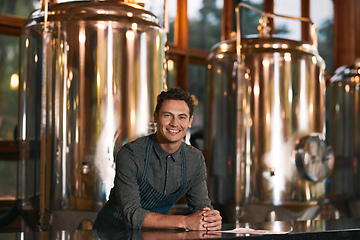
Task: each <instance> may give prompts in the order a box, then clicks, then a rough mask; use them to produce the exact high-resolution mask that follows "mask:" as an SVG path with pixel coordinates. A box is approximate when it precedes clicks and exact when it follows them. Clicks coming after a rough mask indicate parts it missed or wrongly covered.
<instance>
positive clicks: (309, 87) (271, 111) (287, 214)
mask: <svg viewBox="0 0 360 240" xmlns="http://www.w3.org/2000/svg"><path fill="white" fill-rule="evenodd" d="M269 16H271V15H269V14H264V18H267V17H269ZM261 22H262V23H264V22H265V23H266V19H262V21H261ZM261 28H263V30H267V26H265V24H264V25H263V26H262V27H261ZM239 35H240V33H239V32H238V36H239ZM208 60H209V64H210V65H209V68H210V73H209V74H210V80H209V101H210V103H209V110H208V112H209V117H208V122H207V124H206V125H207V131H208V137H207V139H208V142H207V144H208V146H209V149H211V151H212V154H211V157H212V159H211V163H212V166H211V167H212V172H211V177H212V187H213V196H212V197H213V199H214V204H215V205H219V206H220V208H222V207H224V212H226V213H227V214H228V217H229V221H232V220H233V219H232V218H235V220H236V221H238V222H240V221H242V222H243V221H246V222H254V221H255V222H257V221H273V220H294V219H311V218H314V217H315V216H316V215H317V213H318V212H319V210H320V205H321V201H322V199H323V198H324V196H325V181H326V179H327V177H328V176H329V174H330V172H331V169H332V165H333V155H332V152H331V148H330V147H329V146H328V144H327V143H326V141H325V82H324V75H323V74H324V69H325V63H324V61H323V59H322V58H321V57H320V56H319V54H318V51H317V48H316V46H315V45H314V44H310V43H304V42H298V41H293V40H287V39H281V38H275V37H271V36H269V35H268V34H266V32H265V33H264V32H261V33H260V34H259V37H257V38H249V39H245V38H244V39H241V40H240V39H239V38H237V39H233V40H229V41H225V42H221V43H219V44H218V45H216V46H214V48H213V49H212V51H211V54H210V55H209V58H208ZM229 206H230V209H229ZM231 213H232V216H231Z"/></svg>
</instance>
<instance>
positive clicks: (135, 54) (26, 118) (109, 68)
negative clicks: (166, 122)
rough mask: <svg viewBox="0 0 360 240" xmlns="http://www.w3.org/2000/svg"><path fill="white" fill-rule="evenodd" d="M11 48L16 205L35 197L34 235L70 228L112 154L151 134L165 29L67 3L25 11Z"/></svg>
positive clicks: (148, 16)
mask: <svg viewBox="0 0 360 240" xmlns="http://www.w3.org/2000/svg"><path fill="white" fill-rule="evenodd" d="M21 47H22V48H21V49H22V64H21V83H20V84H21V90H20V114H19V115H20V119H19V122H20V126H19V141H20V143H21V144H22V145H23V146H26V148H23V149H22V158H21V160H20V162H21V168H20V172H21V174H20V180H19V182H20V194H19V198H21V199H22V202H23V205H24V206H26V205H29V204H28V203H29V202H30V201H31V199H33V198H39V199H40V209H39V211H40V219H39V222H40V225H41V227H42V228H44V229H48V228H52V229H74V228H75V229H76V228H77V227H78V226H79V223H80V222H81V221H82V219H90V220H93V219H94V218H95V216H96V214H97V211H98V210H99V209H100V208H101V207H102V205H103V203H104V202H105V201H106V199H107V197H108V194H109V191H110V189H111V187H112V185H113V179H114V175H115V171H114V153H115V152H116V150H117V149H118V148H119V147H120V146H122V145H123V144H124V143H125V142H127V141H130V140H132V139H134V138H136V137H138V136H141V135H146V134H148V133H150V132H152V131H153V129H154V124H153V122H152V116H153V111H154V109H155V104H156V96H157V95H158V94H159V93H160V92H161V91H162V90H163V89H164V87H165V82H164V64H163V62H164V55H165V53H164V51H165V31H164V29H163V28H162V27H161V26H160V22H159V20H158V19H157V18H156V17H155V15H153V14H152V13H150V12H148V11H146V10H144V9H143V8H141V7H139V6H137V5H132V4H127V3H124V2H122V1H90V2H89V1H83V2H68V3H60V4H50V5H49V6H46V8H45V9H41V10H37V11H35V12H34V13H32V14H31V16H30V17H29V19H28V22H27V24H26V26H25V27H24V28H23V34H22V39H21ZM32 146H36V148H32ZM33 152H36V154H33ZM34 173H36V174H37V176H36V178H35V180H34V176H33V175H34ZM39 173H40V174H39ZM33 189H35V191H33Z"/></svg>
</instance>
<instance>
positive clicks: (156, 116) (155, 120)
mask: <svg viewBox="0 0 360 240" xmlns="http://www.w3.org/2000/svg"><path fill="white" fill-rule="evenodd" d="M157 121H158V115H157V113H156V112H154V123H157Z"/></svg>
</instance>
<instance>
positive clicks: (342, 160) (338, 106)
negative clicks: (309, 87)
mask: <svg viewBox="0 0 360 240" xmlns="http://www.w3.org/2000/svg"><path fill="white" fill-rule="evenodd" d="M326 121H327V131H326V132H327V136H328V139H329V142H330V143H331V144H332V147H333V149H334V154H335V167H334V172H333V174H332V176H331V179H330V183H329V189H330V191H329V198H330V199H331V202H332V203H333V204H334V206H335V209H336V210H338V211H339V213H340V215H339V217H359V216H360V189H359V185H358V184H359V183H360V164H359V161H360V61H359V60H357V61H356V62H355V64H354V65H353V66H342V67H339V68H338V69H337V70H336V71H335V74H334V76H333V77H332V78H331V79H330V81H329V82H328V84H327V90H326Z"/></svg>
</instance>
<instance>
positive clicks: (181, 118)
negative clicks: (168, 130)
mask: <svg viewBox="0 0 360 240" xmlns="http://www.w3.org/2000/svg"><path fill="white" fill-rule="evenodd" d="M179 119H180V120H186V119H187V117H186V116H180V117H179Z"/></svg>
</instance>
